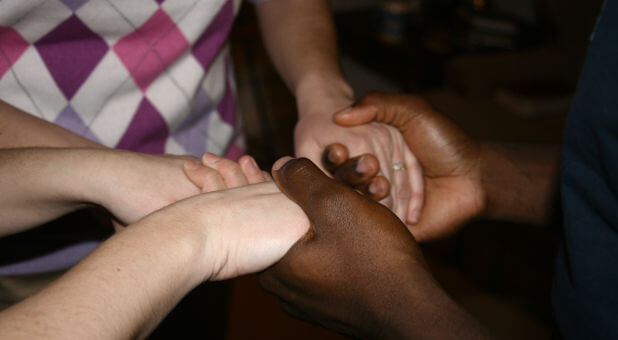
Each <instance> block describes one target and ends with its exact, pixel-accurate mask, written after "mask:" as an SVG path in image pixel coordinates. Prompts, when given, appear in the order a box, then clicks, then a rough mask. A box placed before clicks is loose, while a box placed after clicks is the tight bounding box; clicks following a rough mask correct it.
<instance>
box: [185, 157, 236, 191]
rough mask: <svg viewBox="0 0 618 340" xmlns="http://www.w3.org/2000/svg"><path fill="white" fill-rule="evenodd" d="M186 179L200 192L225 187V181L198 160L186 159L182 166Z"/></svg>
mask: <svg viewBox="0 0 618 340" xmlns="http://www.w3.org/2000/svg"><path fill="white" fill-rule="evenodd" d="M183 170H184V173H185V176H187V179H188V180H189V181H190V182H191V183H193V185H195V186H196V187H197V189H198V190H199V191H200V192H203V193H204V192H210V191H217V190H223V189H226V188H227V187H226V185H225V182H224V181H223V178H222V177H221V175H219V173H218V172H217V171H216V170H214V169H211V168H209V167H207V166H204V165H203V164H202V163H200V162H196V161H194V160H190V161H187V162H186V163H185V164H184V167H183Z"/></svg>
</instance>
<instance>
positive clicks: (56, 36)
mask: <svg viewBox="0 0 618 340" xmlns="http://www.w3.org/2000/svg"><path fill="white" fill-rule="evenodd" d="M34 46H36V48H37V50H38V51H39V54H40V55H41V58H42V59H43V62H45V65H46V66H47V69H48V70H49V72H50V73H51V75H52V77H53V78H54V80H55V81H56V84H58V87H59V88H60V90H61V91H62V93H64V95H65V96H66V98H67V99H71V98H72V97H73V95H74V94H75V92H77V90H78V89H79V87H80V86H81V85H82V84H83V83H84V81H85V80H86V78H88V76H89V75H90V73H91V72H92V71H93V70H94V68H95V66H96V65H97V64H98V63H99V61H101V59H102V58H103V56H104V55H105V53H106V52H107V49H108V46H107V44H106V43H105V41H103V39H101V37H99V36H98V35H96V34H95V33H94V32H92V31H91V30H90V29H89V28H88V27H87V26H86V25H84V23H82V22H81V20H80V19H79V18H78V17H76V16H75V15H72V16H71V17H69V19H67V20H65V21H64V22H62V23H61V24H60V25H58V26H57V27H56V28H55V29H54V30H52V31H51V32H49V33H48V34H47V35H45V36H44V37H43V38H41V40H39V41H37V42H36V43H35V44H34Z"/></svg>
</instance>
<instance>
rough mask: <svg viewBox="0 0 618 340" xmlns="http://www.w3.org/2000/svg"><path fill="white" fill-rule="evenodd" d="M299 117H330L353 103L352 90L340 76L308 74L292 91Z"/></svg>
mask: <svg viewBox="0 0 618 340" xmlns="http://www.w3.org/2000/svg"><path fill="white" fill-rule="evenodd" d="M294 96H295V97H296V105H297V109H298V114H299V117H302V116H307V115H328V116H331V115H332V114H333V113H335V112H336V111H338V110H341V109H343V108H346V107H348V106H350V105H352V103H354V90H353V89H352V87H351V86H350V84H348V82H347V81H346V80H345V79H344V78H343V77H341V76H338V75H335V76H327V75H322V74H309V75H306V76H305V77H303V78H302V80H301V81H299V83H298V85H297V86H296V88H295V89H294Z"/></svg>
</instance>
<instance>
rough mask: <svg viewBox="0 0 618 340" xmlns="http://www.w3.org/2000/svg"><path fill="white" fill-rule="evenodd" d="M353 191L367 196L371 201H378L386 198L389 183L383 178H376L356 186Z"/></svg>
mask: <svg viewBox="0 0 618 340" xmlns="http://www.w3.org/2000/svg"><path fill="white" fill-rule="evenodd" d="M355 189H356V190H359V191H360V192H362V193H363V194H365V195H367V196H369V198H371V199H372V200H374V201H379V200H381V199H383V198H385V197H386V196H388V194H389V193H390V191H391V183H390V182H389V181H388V179H386V177H384V176H376V177H374V178H372V179H371V180H370V181H367V182H365V183H363V184H361V185H358V186H356V187H355Z"/></svg>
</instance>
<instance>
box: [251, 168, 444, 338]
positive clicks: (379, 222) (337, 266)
mask: <svg viewBox="0 0 618 340" xmlns="http://www.w3.org/2000/svg"><path fill="white" fill-rule="evenodd" d="M288 159H289V158H287V159H281V160H279V161H278V162H277V163H275V166H274V167H273V169H274V171H273V177H274V179H275V182H276V183H277V185H278V186H279V188H280V189H281V191H282V192H283V193H285V194H286V195H287V196H288V197H289V198H290V199H291V200H293V201H294V202H296V203H297V204H298V205H299V206H300V207H301V208H302V209H303V210H304V212H305V213H306V214H307V216H308V217H309V220H310V222H311V228H310V231H309V232H308V233H307V234H306V235H305V236H304V237H303V238H301V239H300V240H299V241H298V242H297V243H296V244H295V245H294V246H293V247H292V248H291V249H290V250H289V252H288V253H287V254H286V255H285V257H284V258H283V259H282V260H281V261H280V262H279V263H277V264H276V265H275V266H273V267H271V268H270V269H268V270H267V271H265V272H264V273H262V274H261V275H260V282H261V284H262V286H263V287H264V288H265V289H266V290H268V291H269V292H271V293H273V294H275V295H276V296H278V297H279V298H280V301H281V305H282V308H283V309H284V310H285V311H286V312H288V313H289V314H292V315H293V316H295V317H297V318H300V319H303V320H307V321H311V322H314V323H318V324H320V325H322V326H325V327H327V328H330V329H333V330H335V331H338V332H341V333H345V334H350V335H354V336H358V337H363V338H379V337H383V336H386V337H393V336H395V333H396V332H397V331H399V330H401V327H400V326H401V324H405V325H407V326H410V324H411V322H410V320H409V317H410V316H411V315H412V314H413V313H412V314H410V313H409V310H410V309H412V310H413V309H414V308H415V305H416V306H420V305H421V304H425V305H426V304H429V303H433V302H428V301H427V300H428V299H427V296H424V297H422V298H418V299H417V298H415V297H411V296H410V295H415V294H416V293H414V294H409V293H410V290H409V289H407V288H409V287H412V288H413V291H414V292H418V293H419V295H422V292H426V291H435V287H437V285H436V283H435V281H434V280H433V278H432V277H431V275H430V274H429V272H428V270H427V266H426V264H425V261H424V259H423V256H422V254H421V252H420V250H419V248H418V247H417V244H416V242H415V241H414V237H413V236H412V235H411V234H410V233H409V232H408V230H407V229H406V227H405V225H404V224H403V223H402V222H401V220H399V218H397V216H395V215H394V214H393V213H392V212H391V211H390V210H389V209H388V208H386V207H384V206H383V205H381V204H379V203H377V202H375V201H373V200H371V199H370V198H368V197H366V196H365V195H362V194H360V193H358V192H356V191H355V190H353V189H351V188H349V187H348V186H346V185H344V184H342V183H340V182H337V181H335V180H333V179H331V178H328V177H327V176H326V175H325V174H324V173H323V172H322V171H320V170H319V169H318V167H317V166H315V165H314V164H313V163H311V161H309V160H307V159H304V158H301V159H293V160H289V161H287V160H288ZM285 161H287V163H285V164H283V165H282V163H284V162H285ZM279 167H280V168H279ZM277 169H278V170H277ZM429 300H431V299H429ZM411 301H412V302H411ZM432 308H433V305H432ZM402 311H405V313H401V312H402ZM402 315H404V316H405V317H404V318H403V319H405V320H403V319H402ZM415 319H416V320H421V319H422V318H415ZM412 323H413V322H412ZM398 335H399V336H401V334H398Z"/></svg>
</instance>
